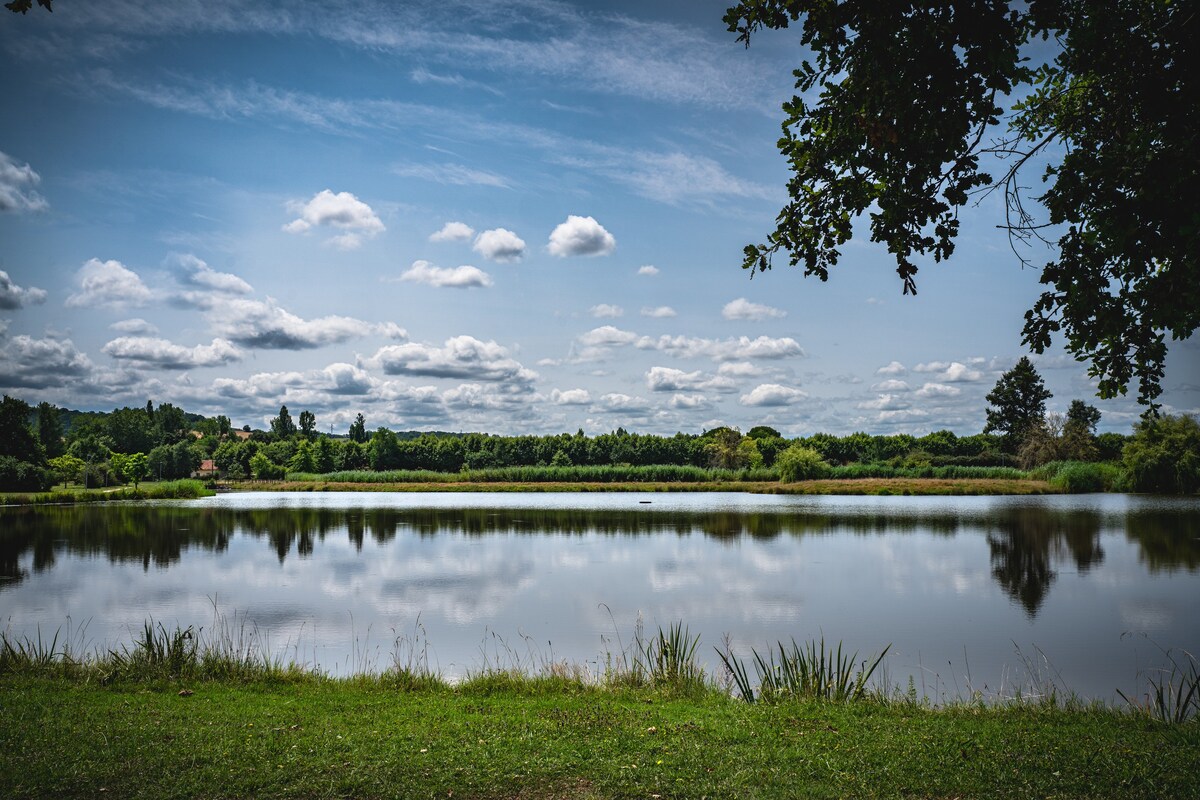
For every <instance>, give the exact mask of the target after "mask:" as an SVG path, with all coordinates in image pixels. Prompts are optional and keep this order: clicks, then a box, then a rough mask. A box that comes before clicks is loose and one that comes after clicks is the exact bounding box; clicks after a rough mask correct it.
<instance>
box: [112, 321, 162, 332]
mask: <svg viewBox="0 0 1200 800" xmlns="http://www.w3.org/2000/svg"><path fill="white" fill-rule="evenodd" d="M108 327H110V328H112V329H113V330H114V331H118V332H120V333H127V334H130V335H131V336H138V335H142V336H147V335H153V334H156V333H158V327H157V326H155V325H153V324H151V323H149V322H147V321H146V320H144V319H142V318H141V317H134V318H133V319H123V320H120V321H119V322H114V323H113V324H112V325H109V326H108Z"/></svg>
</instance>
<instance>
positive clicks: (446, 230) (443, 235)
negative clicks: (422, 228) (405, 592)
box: [429, 222, 475, 242]
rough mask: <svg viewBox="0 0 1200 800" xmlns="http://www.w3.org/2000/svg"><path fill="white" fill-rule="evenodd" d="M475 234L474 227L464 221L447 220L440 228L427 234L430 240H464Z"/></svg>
mask: <svg viewBox="0 0 1200 800" xmlns="http://www.w3.org/2000/svg"><path fill="white" fill-rule="evenodd" d="M474 235H475V229H474V228H472V227H471V226H470V225H468V224H467V223H465V222H447V223H446V224H445V225H443V226H442V228H441V230H438V231H434V232H433V233H431V234H429V241H431V242H465V241H467V240H468V239H470V238H471V237H472V236H474Z"/></svg>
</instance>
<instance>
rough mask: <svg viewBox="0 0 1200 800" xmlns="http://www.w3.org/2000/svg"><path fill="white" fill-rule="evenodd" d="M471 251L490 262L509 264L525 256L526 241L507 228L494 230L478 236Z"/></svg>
mask: <svg viewBox="0 0 1200 800" xmlns="http://www.w3.org/2000/svg"><path fill="white" fill-rule="evenodd" d="M471 249H473V250H474V251H475V252H476V253H479V254H480V255H481V256H483V257H484V258H486V259H488V260H489V261H499V262H501V263H505V264H507V263H513V262H515V261H520V260H521V257H522V256H524V255H525V240H524V239H522V238H521V237H520V236H517V235H516V234H515V233H513V232H512V231H510V230H508V229H507V228H492V229H491V230H487V231H484V232H483V233H481V234H479V235H478V236H476V237H475V244H474V245H472V248H471Z"/></svg>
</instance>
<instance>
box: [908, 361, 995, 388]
mask: <svg viewBox="0 0 1200 800" xmlns="http://www.w3.org/2000/svg"><path fill="white" fill-rule="evenodd" d="M913 372H923V373H935V378H934V380H935V381H937V382H939V383H969V382H971V381H977V380H981V379H982V378H983V373H982V372H980V371H979V370H977V369H971V368H970V367H968V366H967V365H966V364H963V363H961V362H958V361H950V362H946V361H930V362H929V363H926V364H917V365H916V366H915V367H913Z"/></svg>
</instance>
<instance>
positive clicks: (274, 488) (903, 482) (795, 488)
mask: <svg viewBox="0 0 1200 800" xmlns="http://www.w3.org/2000/svg"><path fill="white" fill-rule="evenodd" d="M289 477H294V476H289ZM304 477H308V476H304ZM228 486H229V488H230V489H232V490H234V491H252V492H750V493H755V494H827V495H835V494H841V495H1026V494H1055V493H1058V492H1059V490H1058V489H1057V488H1055V487H1054V486H1053V485H1052V484H1050V483H1049V482H1047V481H1043V480H1033V479H1000V478H971V479H965V478H964V479H949V478H857V479H854V478H849V479H829V480H813V481H799V482H796V483H779V482H778V481H732V480H731V481H702V482H665V481H636V482H634V481H630V482H588V481H569V482H549V481H546V482H520V481H511V482H500V481H496V482H491V481H489V482H478V481H465V480H451V481H439V480H430V481H426V482H398V483H389V482H385V481H380V482H374V483H368V482H358V481H354V482H351V481H337V480H328V479H326V478H325V477H323V476H311V478H309V479H306V480H284V481H236V482H230V483H229V484H228Z"/></svg>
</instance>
